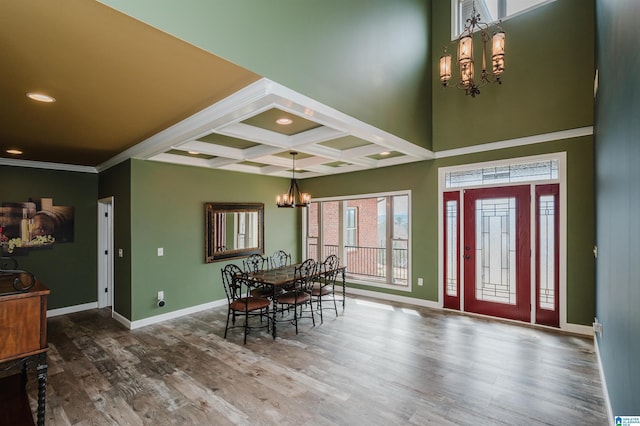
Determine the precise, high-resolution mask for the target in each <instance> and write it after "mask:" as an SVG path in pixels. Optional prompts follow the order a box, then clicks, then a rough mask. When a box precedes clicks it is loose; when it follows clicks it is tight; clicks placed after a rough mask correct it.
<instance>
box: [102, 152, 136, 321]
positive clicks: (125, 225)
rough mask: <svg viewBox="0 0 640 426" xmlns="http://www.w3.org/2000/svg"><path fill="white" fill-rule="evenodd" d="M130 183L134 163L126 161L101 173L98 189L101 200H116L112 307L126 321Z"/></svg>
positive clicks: (129, 244)
mask: <svg viewBox="0 0 640 426" xmlns="http://www.w3.org/2000/svg"><path fill="white" fill-rule="evenodd" d="M130 182H131V161H125V162H122V163H120V164H118V165H116V166H114V167H111V168H109V169H107V170H105V171H103V172H101V173H100V179H99V190H98V191H99V198H101V199H102V198H106V197H113V247H114V250H115V256H114V258H113V284H114V285H113V308H114V310H115V311H116V312H118V313H119V314H120V315H122V316H124V317H125V318H131V286H132V284H131V184H130ZM119 249H122V252H123V257H119V256H118V250H119Z"/></svg>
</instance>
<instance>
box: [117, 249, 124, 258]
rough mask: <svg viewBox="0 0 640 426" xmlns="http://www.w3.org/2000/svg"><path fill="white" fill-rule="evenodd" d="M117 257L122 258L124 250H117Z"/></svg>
mask: <svg viewBox="0 0 640 426" xmlns="http://www.w3.org/2000/svg"><path fill="white" fill-rule="evenodd" d="M118 257H124V250H122V249H118Z"/></svg>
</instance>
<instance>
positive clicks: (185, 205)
mask: <svg viewBox="0 0 640 426" xmlns="http://www.w3.org/2000/svg"><path fill="white" fill-rule="evenodd" d="M288 185H289V180H288V179H284V178H273V177H264V176H259V175H253V174H246V173H237V172H227V171H222V170H210V169H205V168H199V167H188V166H179V165H169V164H164V163H157V162H152V161H138V160H133V161H132V162H131V250H130V252H131V265H132V267H131V283H132V284H131V317H130V319H131V320H134V321H135V320H139V319H142V318H147V317H150V316H154V315H159V314H162V313H166V312H171V311H174V310H178V309H182V308H188V307H191V306H196V305H200V304H204V303H207V302H211V301H214V300H220V299H224V298H225V295H224V290H223V287H222V280H221V274H220V269H221V268H222V267H223V266H224V265H225V264H226V263H227V262H226V261H225V262H214V263H208V264H207V263H204V252H205V250H204V203H205V202H209V201H214V202H215V201H218V202H258V203H264V205H265V215H264V216H265V217H264V221H265V254H267V255H270V254H272V253H273V252H275V251H276V250H277V249H284V250H286V251H288V252H291V253H292V254H293V255H294V260H297V259H299V256H300V221H299V220H298V215H299V211H297V210H295V209H278V208H277V207H276V206H275V195H276V194H278V193H282V192H284V191H285V190H286V189H287V187H288ZM159 247H162V248H163V249H164V256H162V257H159V256H157V249H158V248H159ZM234 263H236V264H238V265H242V260H237V261H234ZM159 290H163V291H164V292H165V301H166V302H167V304H166V306H165V307H163V308H158V307H156V299H157V292H158V291H159Z"/></svg>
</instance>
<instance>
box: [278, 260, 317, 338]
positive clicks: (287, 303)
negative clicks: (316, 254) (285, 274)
mask: <svg viewBox="0 0 640 426" xmlns="http://www.w3.org/2000/svg"><path fill="white" fill-rule="evenodd" d="M316 268H317V263H316V261H315V260H313V259H307V260H305V261H304V262H302V263H301V264H300V265H299V266H296V268H295V272H294V276H295V281H294V283H293V284H292V285H291V286H290V287H289V288H288V289H286V290H285V292H284V293H282V294H280V295H279V296H278V297H277V298H276V299H275V303H276V306H280V309H281V312H284V311H285V310H287V311H288V310H289V309H290V308H293V319H292V320H291V322H292V323H293V324H294V325H295V326H296V334H298V321H299V320H301V319H302V318H311V320H312V321H313V326H314V327H315V325H316V319H315V317H314V315H313V305H312V303H311V289H312V287H313V277H314V275H315V273H316ZM305 307H308V309H309V316H304V312H305V311H304V308H305ZM298 310H299V311H300V312H299V313H298Z"/></svg>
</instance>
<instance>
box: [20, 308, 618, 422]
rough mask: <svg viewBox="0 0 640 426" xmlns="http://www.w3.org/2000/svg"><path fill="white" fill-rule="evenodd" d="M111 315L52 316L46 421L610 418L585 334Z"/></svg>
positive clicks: (486, 325) (405, 312)
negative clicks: (266, 324)
mask: <svg viewBox="0 0 640 426" xmlns="http://www.w3.org/2000/svg"><path fill="white" fill-rule="evenodd" d="M109 315H110V312H109V311H107V310H93V311H88V312H81V313H76V314H71V315H65V316H60V317H55V318H51V319H49V345H50V350H49V381H48V389H47V390H48V392H47V396H48V399H47V424H48V425H154V426H160V425H230V424H246V425H257V424H261V425H271V424H278V425H406V424H414V425H425V424H437V425H439V426H442V425H498V424H505V425H507V424H508V425H576V424H580V425H606V424H608V421H607V417H606V409H605V405H604V401H603V394H602V386H601V382H600V378H599V373H598V368H597V361H596V355H595V353H594V347H593V342H592V340H591V339H588V338H583V337H576V336H572V335H565V334H560V333H555V332H549V331H545V330H539V329H534V328H529V327H524V326H518V325H513V324H509V323H504V322H498V321H490V320H485V319H482V318H474V317H469V316H464V315H458V314H455V313H450V312H441V311H438V310H431V309H424V308H416V307H414V306H408V305H401V304H388V303H380V302H377V301H371V300H368V299H363V298H358V299H354V298H349V299H347V306H346V309H345V312H344V314H342V312H341V315H340V316H339V317H338V318H335V315H334V314H333V313H331V311H325V318H324V324H322V325H319V322H318V325H317V326H316V327H312V326H311V321H310V320H308V321H307V322H301V324H300V333H299V334H298V335H297V336H296V335H295V333H294V327H293V326H288V325H282V324H279V329H278V333H279V334H278V338H277V339H276V340H275V341H273V340H272V338H271V337H270V336H268V335H267V334H266V331H253V332H252V333H251V334H250V335H249V337H248V339H247V345H246V346H245V345H243V344H242V337H243V336H242V329H241V328H236V329H233V330H230V331H229V336H228V338H227V340H224V339H223V338H222V335H223V334H224V324H225V318H226V307H223V308H218V309H214V310H211V311H207V312H201V313H197V314H193V315H190V316H187V317H182V318H179V319H175V320H170V321H166V322H163V323H161V324H156V325H151V326H148V327H144V328H141V329H137V330H133V331H129V330H126V329H125V328H124V327H122V326H121V325H119V324H118V323H117V322H116V321H114V320H112V319H111V318H110V317H109ZM31 383H33V381H31ZM33 403H34V404H35V401H33Z"/></svg>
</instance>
